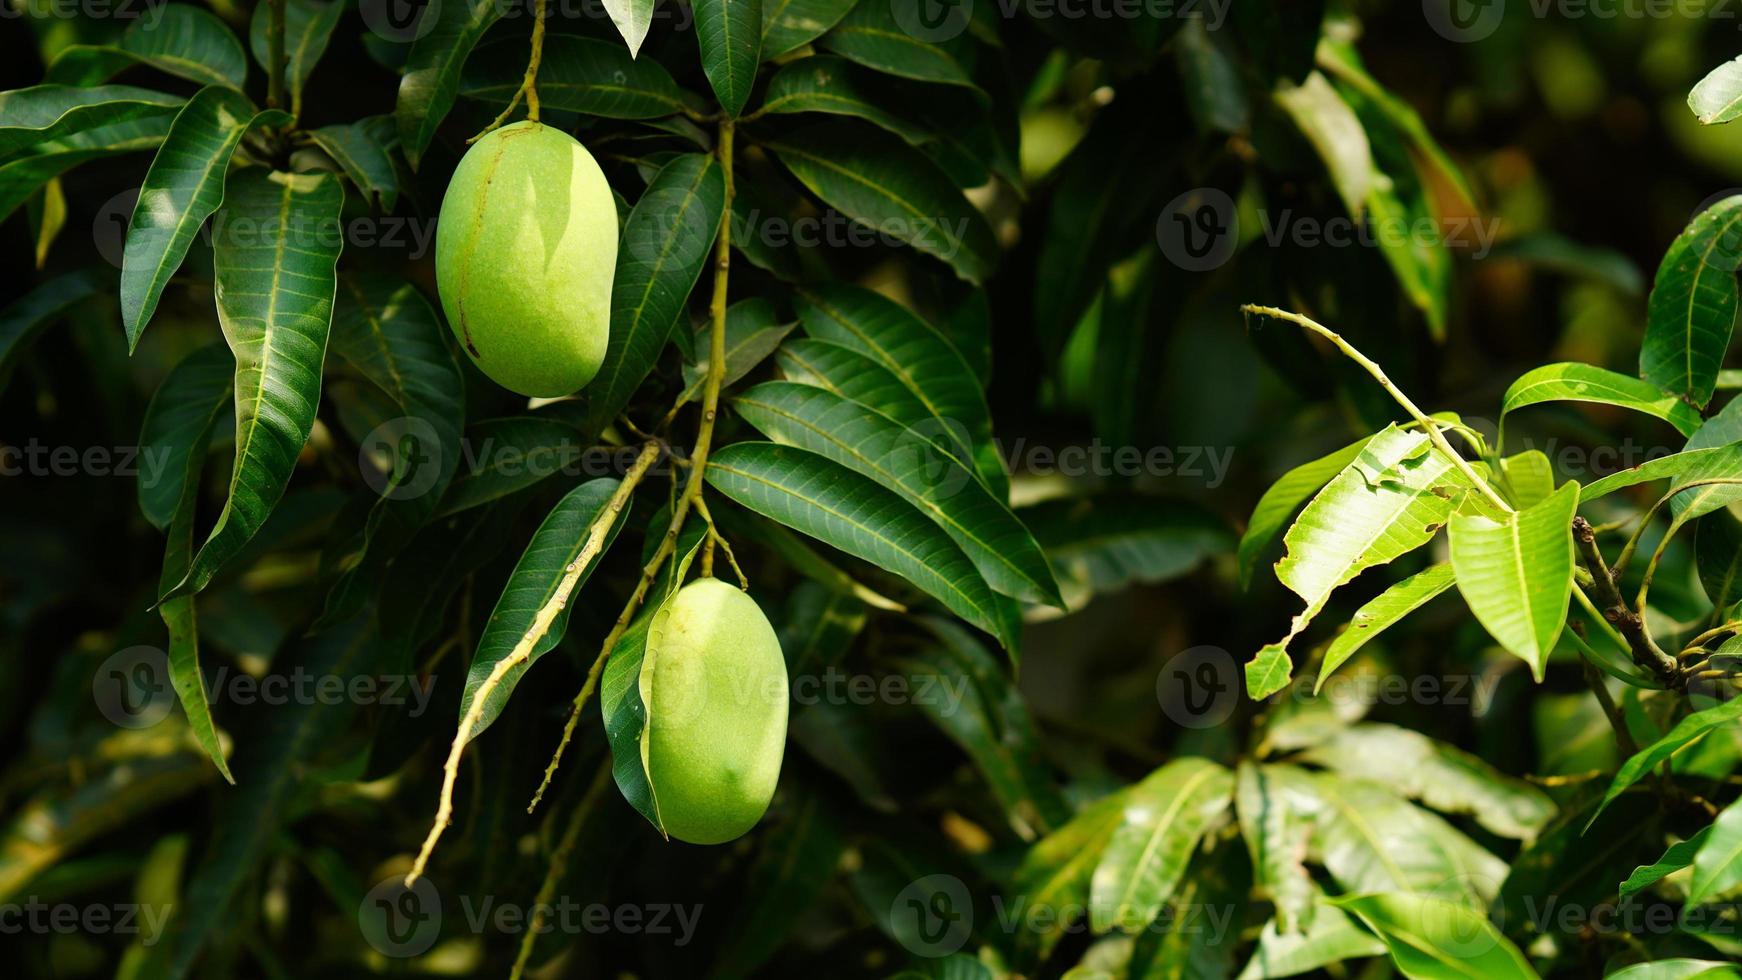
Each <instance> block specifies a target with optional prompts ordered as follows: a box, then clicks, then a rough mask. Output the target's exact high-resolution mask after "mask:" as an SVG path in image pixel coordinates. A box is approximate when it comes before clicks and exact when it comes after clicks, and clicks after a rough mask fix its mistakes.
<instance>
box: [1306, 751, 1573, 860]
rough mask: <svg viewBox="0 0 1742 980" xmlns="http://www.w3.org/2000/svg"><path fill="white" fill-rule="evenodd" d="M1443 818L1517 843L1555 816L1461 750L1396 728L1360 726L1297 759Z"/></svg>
mask: <svg viewBox="0 0 1742 980" xmlns="http://www.w3.org/2000/svg"><path fill="white" fill-rule="evenodd" d="M1301 758H1302V759H1304V760H1305V761H1307V762H1311V763H1313V764H1315V765H1320V766H1325V767H1327V768H1330V769H1335V770H1336V771H1338V772H1340V773H1342V774H1343V775H1345V776H1349V777H1352V778H1356V779H1370V780H1373V781H1374V782H1376V783H1384V784H1385V785H1386V786H1387V787H1389V788H1390V789H1391V790H1392V792H1395V793H1398V794H1400V795H1403V796H1407V797H1409V798H1411V799H1417V800H1420V801H1421V802H1423V803H1425V804H1427V805H1428V806H1430V807H1433V808H1434V809H1435V810H1439V811H1442V812H1444V813H1457V814H1467V815H1469V816H1471V817H1473V818H1474V819H1475V821H1476V822H1477V823H1479V824H1481V825H1482V826H1483V827H1484V828H1486V829H1487V830H1488V831H1489V832H1490V833H1494V834H1497V835H1499V836H1501V837H1511V838H1514V839H1518V840H1523V839H1526V838H1530V837H1534V836H1536V834H1537V832H1538V831H1540V830H1542V828H1543V825H1544V824H1546V823H1548V821H1549V820H1550V819H1551V818H1552V817H1553V816H1554V814H1555V806H1554V801H1552V800H1550V799H1549V798H1548V796H1547V795H1546V794H1544V793H1543V792H1542V790H1540V789H1537V788H1536V787H1535V786H1532V785H1531V784H1529V783H1527V782H1525V781H1524V780H1522V779H1514V778H1513V777H1511V776H1508V775H1506V774H1504V773H1502V772H1500V771H1499V770H1498V769H1495V768H1494V767H1493V766H1491V765H1489V764H1488V763H1486V762H1484V761H1482V760H1481V759H1479V758H1477V757H1476V756H1473V755H1471V754H1470V753H1468V752H1465V751H1463V750H1461V749H1458V748H1455V747H1453V746H1450V745H1447V744H1445V743H1444V742H1438V741H1435V740H1433V739H1431V738H1428V737H1427V736H1426V735H1423V734H1421V733H1420V732H1415V731H1411V730H1410V729H1407V728H1401V727H1398V726H1396V725H1380V724H1372V723H1368V724H1361V725H1355V726H1352V727H1350V728H1347V729H1344V730H1343V731H1341V732H1339V733H1337V734H1336V735H1334V736H1332V737H1331V738H1330V739H1328V740H1327V741H1324V742H1321V743H1319V744H1318V745H1315V746H1313V747H1312V748H1310V749H1308V750H1307V751H1306V753H1305V754H1304V755H1303V756H1301Z"/></svg>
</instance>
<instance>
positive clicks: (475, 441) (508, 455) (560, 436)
mask: <svg viewBox="0 0 1742 980" xmlns="http://www.w3.org/2000/svg"><path fill="white" fill-rule="evenodd" d="M465 446H466V450H465V452H464V454H463V455H462V457H461V459H460V471H459V473H458V474H457V475H456V477H455V479H454V482H453V486H452V487H450V488H449V489H448V492H447V495H446V496H445V497H444V498H443V500H442V506H441V511H440V513H441V515H442V516H447V515H449V514H457V513H459V512H460V511H463V510H467V509H470V508H472V507H476V506H478V505H479V504H484V503H488V502H490V501H492V500H496V499H499V498H501V497H506V496H508V495H509V494H511V493H514V492H516V491H519V490H524V489H526V488H527V487H530V486H532V485H533V484H535V483H538V482H539V481H541V480H544V479H546V478H547V477H551V476H554V475H556V474H558V473H563V472H567V471H568V470H569V468H570V467H572V466H573V464H574V463H575V462H576V461H577V460H579V459H581V457H582V454H583V453H584V452H585V451H586V449H587V444H586V443H585V442H584V441H583V440H582V438H581V431H580V430H579V429H577V428H575V427H574V426H572V425H569V424H568V423H567V422H562V421H559V420H557V419H551V418H542V417H539V416H536V415H519V416H513V417H510V418H502V419H486V420H484V421H482V422H479V423H477V424H476V425H474V426H472V427H471V428H470V429H469V430H468V431H467V432H466V438H465Z"/></svg>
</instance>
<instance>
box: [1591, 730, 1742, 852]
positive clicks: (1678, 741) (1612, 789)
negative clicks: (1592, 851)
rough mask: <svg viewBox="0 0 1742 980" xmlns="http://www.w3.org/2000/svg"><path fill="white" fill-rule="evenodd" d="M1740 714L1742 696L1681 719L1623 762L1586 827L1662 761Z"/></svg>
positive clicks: (1594, 821) (1667, 759)
mask: <svg viewBox="0 0 1742 980" xmlns="http://www.w3.org/2000/svg"><path fill="white" fill-rule="evenodd" d="M1738 718H1742V698H1734V699H1732V700H1729V701H1724V702H1722V703H1720V704H1717V705H1714V706H1712V707H1710V708H1707V709H1705V710H1704V711H1696V712H1694V713H1693V714H1691V715H1688V716H1687V717H1686V718H1683V719H1682V720H1681V721H1679V722H1677V723H1676V726H1675V727H1674V728H1672V729H1670V730H1669V733H1668V734H1666V735H1664V736H1663V737H1662V738H1660V739H1658V740H1657V741H1655V742H1653V743H1651V744H1650V745H1648V746H1646V747H1645V748H1643V749H1641V750H1639V753H1638V754H1637V755H1634V756H1633V757H1632V758H1630V759H1628V760H1627V761H1626V762H1625V763H1623V764H1622V765H1621V771H1620V772H1617V773H1616V774H1615V779H1614V780H1613V781H1612V782H1610V783H1609V790H1608V792H1606V793H1604V794H1603V802H1602V803H1600V804H1598V805H1597V809H1596V811H1595V812H1593V813H1592V814H1591V819H1590V821H1589V822H1588V823H1586V824H1585V826H1586V828H1587V829H1589V828H1590V826H1591V824H1594V823H1596V822H1597V818H1598V817H1599V816H1601V815H1602V814H1603V810H1604V809H1605V808H1607V807H1608V806H1609V804H1610V803H1612V802H1614V801H1615V798H1616V797H1618V796H1620V795H1621V794H1622V793H1624V792H1626V791H1627V787H1629V786H1632V785H1633V784H1634V783H1636V782H1638V781H1639V780H1640V779H1641V778H1643V777H1644V776H1645V774H1646V773H1648V772H1650V771H1651V770H1653V769H1656V768H1657V767H1658V765H1659V764H1660V763H1663V762H1667V761H1669V759H1670V758H1671V757H1673V756H1674V755H1676V753H1678V752H1681V751H1682V750H1683V749H1686V748H1688V747H1689V746H1691V745H1693V744H1694V743H1696V742H1698V741H1700V740H1701V739H1703V738H1705V737H1706V736H1707V735H1710V734H1711V733H1712V732H1713V731H1714V730H1716V729H1718V728H1722V727H1724V726H1726V725H1730V724H1732V723H1734V722H1735V721H1736V719H1738Z"/></svg>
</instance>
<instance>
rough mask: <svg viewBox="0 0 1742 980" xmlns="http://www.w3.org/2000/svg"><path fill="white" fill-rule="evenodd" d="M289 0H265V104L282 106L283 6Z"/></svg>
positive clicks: (275, 106)
mask: <svg viewBox="0 0 1742 980" xmlns="http://www.w3.org/2000/svg"><path fill="white" fill-rule="evenodd" d="M289 2H290V0H266V4H267V8H266V10H267V18H266V104H267V105H269V106H271V107H273V108H274V109H281V108H283V107H284V7H285V4H287V3H289Z"/></svg>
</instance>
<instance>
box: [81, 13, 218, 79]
mask: <svg viewBox="0 0 1742 980" xmlns="http://www.w3.org/2000/svg"><path fill="white" fill-rule="evenodd" d="M134 64H141V65H147V66H149V67H152V68H155V69H157V70H158V71H161V72H165V73H167V74H170V75H174V76H176V77H177V78H185V79H187V80H188V81H191V82H195V83H198V84H200V85H222V86H224V87H225V88H229V89H232V90H234V91H236V92H240V91H241V90H242V83H243V82H244V81H246V80H247V77H248V55H247V54H245V53H244V52H243V51H242V42H240V41H238V40H236V35H235V34H232V33H231V32H230V28H228V27H227V26H225V25H224V22H223V21H222V20H219V19H218V18H217V16H215V15H214V14H212V13H211V12H210V11H208V10H205V9H204V8H201V7H195V6H193V5H191V4H180V3H171V4H164V5H163V6H162V7H161V8H158V9H157V10H156V11H155V15H154V16H152V17H143V18H140V19H138V20H135V21H134V22H133V23H132V24H131V25H130V26H128V28H127V30H126V32H125V33H123V34H122V35H121V40H120V42H119V43H118V44H117V45H115V46H99V45H87V44H73V45H68V46H67V47H66V48H64V49H62V50H61V53H60V54H59V55H57V56H56V57H55V59H54V63H53V64H51V65H49V66H48V77H47V81H50V82H64V83H66V84H68V85H97V84H100V83H102V82H103V81H105V80H107V79H109V78H111V77H113V76H114V75H115V74H116V73H117V72H119V71H121V70H123V69H125V68H127V67H129V66H131V65H134Z"/></svg>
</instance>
